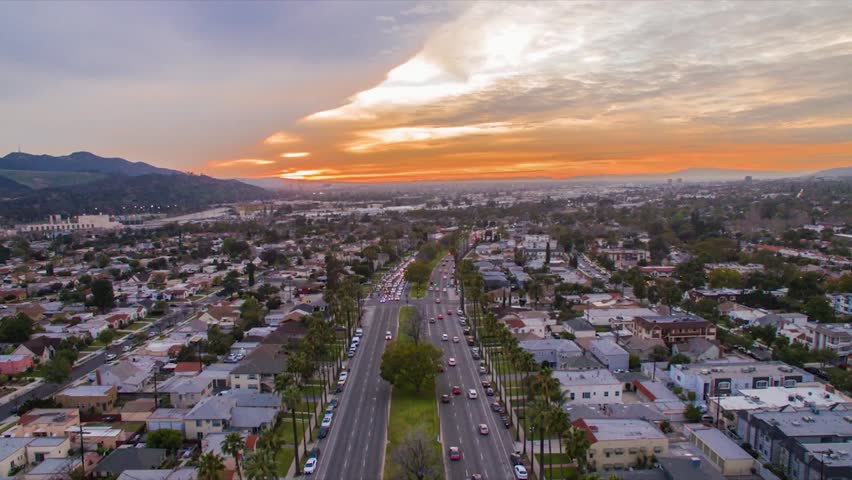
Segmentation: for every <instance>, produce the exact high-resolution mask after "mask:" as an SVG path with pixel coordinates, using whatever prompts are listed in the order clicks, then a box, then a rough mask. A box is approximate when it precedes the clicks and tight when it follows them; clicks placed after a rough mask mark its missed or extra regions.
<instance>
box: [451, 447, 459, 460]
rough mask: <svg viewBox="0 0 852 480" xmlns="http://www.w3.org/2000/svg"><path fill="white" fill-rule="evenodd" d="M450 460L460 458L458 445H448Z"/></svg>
mask: <svg viewBox="0 0 852 480" xmlns="http://www.w3.org/2000/svg"><path fill="white" fill-rule="evenodd" d="M450 460H461V449H459V447H450Z"/></svg>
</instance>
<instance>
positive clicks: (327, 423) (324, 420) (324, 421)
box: [320, 413, 332, 427]
mask: <svg viewBox="0 0 852 480" xmlns="http://www.w3.org/2000/svg"><path fill="white" fill-rule="evenodd" d="M331 417H332V414H330V413H326V414H325V416H324V417H322V423H320V427H330V426H331Z"/></svg>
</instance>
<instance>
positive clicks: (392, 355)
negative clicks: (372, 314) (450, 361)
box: [380, 341, 442, 393]
mask: <svg viewBox="0 0 852 480" xmlns="http://www.w3.org/2000/svg"><path fill="white" fill-rule="evenodd" d="M441 357H442V353H441V350H440V349H438V348H437V347H435V346H434V345H432V344H431V343H420V344H417V345H415V344H413V343H401V342H398V341H394V342H391V343H390V344H389V345H388V346H387V347H386V348H385V353H384V354H382V363H381V367H380V374H381V377H382V378H383V379H385V380H387V381H388V382H390V383H391V384H392V385H394V386H397V387H399V386H406V385H407V386H410V387H412V388H414V391H415V392H417V393H420V390H421V389H422V388H423V386H424V385H427V384H429V383H431V382H433V381H434V380H435V375H436V374H437V365H438V362H439V361H440V360H441Z"/></svg>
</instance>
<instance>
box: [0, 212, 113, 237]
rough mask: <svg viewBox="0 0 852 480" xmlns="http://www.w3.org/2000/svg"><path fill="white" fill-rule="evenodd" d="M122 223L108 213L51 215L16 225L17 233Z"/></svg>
mask: <svg viewBox="0 0 852 480" xmlns="http://www.w3.org/2000/svg"><path fill="white" fill-rule="evenodd" d="M122 227H123V225H122V224H120V223H118V222H116V221H113V220H112V219H111V218H110V216H109V215H103V214H100V215H78V216H76V217H71V218H67V219H63V218H62V215H51V216H50V217H49V218H48V220H47V222H46V223H32V224H26V225H16V226H15V230H17V231H18V233H33V232H36V233H62V232H76V231H87V230H115V229H119V228H122Z"/></svg>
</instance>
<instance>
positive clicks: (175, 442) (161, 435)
mask: <svg viewBox="0 0 852 480" xmlns="http://www.w3.org/2000/svg"><path fill="white" fill-rule="evenodd" d="M182 445H183V434H182V433H181V432H180V430H172V429H170V428H160V429H158V430H154V431H152V432H149V433H148V436H147V438H146V440H145V446H147V447H151V448H164V449H166V450H168V451H169V452H171V453H174V452H176V451H178V449H180V447H181V446H182Z"/></svg>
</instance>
